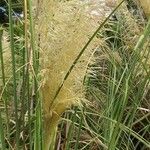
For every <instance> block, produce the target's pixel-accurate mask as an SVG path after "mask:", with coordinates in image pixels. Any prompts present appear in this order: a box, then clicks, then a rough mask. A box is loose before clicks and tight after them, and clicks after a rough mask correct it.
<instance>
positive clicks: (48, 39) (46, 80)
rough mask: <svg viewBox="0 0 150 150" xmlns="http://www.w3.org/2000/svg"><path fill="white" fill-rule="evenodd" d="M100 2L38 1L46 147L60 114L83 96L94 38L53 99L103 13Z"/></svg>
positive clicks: (76, 103) (77, 0) (45, 147)
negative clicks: (84, 81)
mask: <svg viewBox="0 0 150 150" xmlns="http://www.w3.org/2000/svg"><path fill="white" fill-rule="evenodd" d="M100 5H101V3H98V2H97V1H88V2H87V1H79V0H70V1H54V0H43V1H41V2H40V4H39V7H38V8H39V11H38V13H39V18H38V19H39V20H38V27H37V31H38V33H39V35H40V44H39V45H40V49H41V51H40V57H41V61H40V62H41V69H42V71H41V72H42V79H43V81H42V87H41V90H42V95H43V111H44V126H45V127H44V144H45V145H44V149H45V150H47V149H49V146H46V145H51V143H52V140H51V141H50V139H51V138H52V135H53V133H52V132H54V130H56V129H54V128H56V126H57V123H58V121H59V119H60V115H61V114H62V113H63V112H64V111H65V110H66V109H67V108H69V107H70V106H71V105H78V104H80V102H81V100H82V99H84V87H83V79H84V76H85V73H86V71H87V65H88V63H89V59H90V56H91V54H92V53H93V51H94V50H95V49H96V47H97V46H98V44H100V41H99V42H98V41H96V40H95V41H93V42H92V44H91V45H90V46H89V47H88V49H87V50H86V51H85V53H84V54H83V55H82V57H81V58H80V60H79V61H78V63H77V64H76V65H75V67H74V69H73V70H72V72H71V73H70V74H69V76H68V78H67V80H66V81H65V82H64V85H63V87H62V89H61V90H60V92H59V94H58V96H57V97H56V99H54V97H55V95H56V91H57V90H58V88H59V87H60V85H61V84H62V82H63V80H64V77H65V75H66V73H67V72H68V70H69V68H70V66H71V65H72V64H73V62H74V60H75V59H76V57H77V56H78V54H79V53H80V51H81V49H82V48H83V46H84V45H85V44H86V42H87V41H88V40H89V38H90V36H91V35H92V34H93V33H94V31H95V30H96V28H97V27H98V21H100V18H101V16H102V15H104V14H101V13H100V12H101V10H100V8H102V6H100ZM52 130H53V131H52ZM49 134H51V135H49ZM53 138H54V135H53ZM47 143H49V144H47ZM52 149H53V148H52Z"/></svg>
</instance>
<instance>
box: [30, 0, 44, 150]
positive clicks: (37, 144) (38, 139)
mask: <svg viewBox="0 0 150 150" xmlns="http://www.w3.org/2000/svg"><path fill="white" fill-rule="evenodd" d="M27 2H28V9H29V21H30V34H31V47H32V52H33V69H34V70H33V71H34V74H33V75H34V76H33V78H34V79H33V80H34V89H33V90H34V97H33V101H34V102H35V105H36V109H35V115H36V121H35V137H34V140H35V142H34V149H35V150H38V149H39V150H41V149H42V143H41V141H42V133H41V125H42V124H41V123H42V118H41V117H42V114H41V112H42V111H41V101H40V100H39V93H38V82H37V76H36V75H37V74H38V67H39V52H38V49H37V48H36V43H35V33H34V23H33V17H32V1H30V0H28V1H27Z"/></svg>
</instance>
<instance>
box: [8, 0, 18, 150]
mask: <svg viewBox="0 0 150 150" xmlns="http://www.w3.org/2000/svg"><path fill="white" fill-rule="evenodd" d="M8 5H9V32H10V47H11V57H12V72H13V96H14V108H15V121H16V150H19V135H20V128H19V120H18V97H17V83H16V64H15V62H16V60H15V44H14V28H13V18H12V1H11V0H9V1H8Z"/></svg>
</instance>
